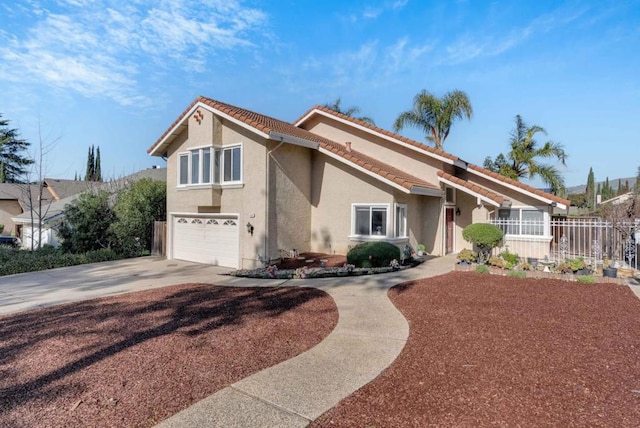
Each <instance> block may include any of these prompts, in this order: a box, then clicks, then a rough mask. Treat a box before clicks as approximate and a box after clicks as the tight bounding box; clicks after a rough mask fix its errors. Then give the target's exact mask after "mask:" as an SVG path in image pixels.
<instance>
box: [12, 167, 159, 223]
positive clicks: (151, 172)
mask: <svg viewBox="0 0 640 428" xmlns="http://www.w3.org/2000/svg"><path fill="white" fill-rule="evenodd" d="M143 178H150V179H152V180H156V181H163V182H166V181H167V169H166V168H148V169H143V170H141V171H137V172H134V173H133V174H130V175H127V176H125V177H122V178H120V179H117V180H112V181H106V182H103V181H78V182H77V183H82V184H83V185H82V186H80V185H79V186H77V188H81V189H82V190H81V191H79V192H77V193H74V194H72V195H69V196H67V197H64V198H61V199H58V200H50V201H45V202H44V203H43V207H42V212H43V214H44V215H43V219H42V220H43V223H47V222H50V221H53V220H56V219H57V218H59V217H60V216H62V215H64V211H65V206H66V205H67V204H70V203H72V202H73V201H74V200H76V199H77V198H78V197H79V196H80V195H81V194H82V193H83V192H85V191H88V190H107V191H109V192H115V191H117V190H118V189H120V188H122V187H123V186H124V185H127V184H129V183H133V182H136V181H139V180H142V179H143ZM46 180H49V179H46ZM57 181H74V180H57ZM0 190H1V189H0ZM34 208H35V207H34ZM11 220H13V222H14V223H19V224H28V223H31V210H29V208H28V207H27V208H26V209H25V212H23V213H22V214H20V215H17V216H15V217H12V218H11ZM33 220H34V221H35V222H37V221H38V215H37V214H36V211H35V210H34V218H33Z"/></svg>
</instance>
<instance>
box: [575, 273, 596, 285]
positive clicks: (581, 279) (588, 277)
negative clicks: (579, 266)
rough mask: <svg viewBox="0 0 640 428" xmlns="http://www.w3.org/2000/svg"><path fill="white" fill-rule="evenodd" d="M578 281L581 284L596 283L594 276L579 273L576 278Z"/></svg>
mask: <svg viewBox="0 0 640 428" xmlns="http://www.w3.org/2000/svg"><path fill="white" fill-rule="evenodd" d="M577 280H578V282H581V283H583V284H595V283H596V278H595V277H594V276H592V275H580V276H579V277H578V278H577Z"/></svg>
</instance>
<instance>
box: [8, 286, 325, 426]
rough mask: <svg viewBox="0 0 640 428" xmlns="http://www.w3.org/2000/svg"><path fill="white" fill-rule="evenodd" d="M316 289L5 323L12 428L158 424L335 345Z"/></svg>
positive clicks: (182, 293) (69, 310) (153, 299)
mask: <svg viewBox="0 0 640 428" xmlns="http://www.w3.org/2000/svg"><path fill="white" fill-rule="evenodd" d="M337 319H338V315H337V309H336V307H335V304H334V302H333V300H332V299H331V298H330V297H329V296H328V295H327V294H325V293H323V292H321V291H318V290H314V289H307V288H225V287H217V286H211V285H203V284H184V285H178V286H172V287H166V288H162V289H157V290H151V291H144V292H139V293H130V294H124V295H120V296H116V297H109V298H103V299H98V300H92V301H85V302H80V303H73V304H66V305H61V306H56V307H51V308H46V309H41V310H36V311H29V312H23V313H19V314H15V315H9V316H4V317H0V426H2V427H116V426H121V427H125V426H126V427H148V426H152V425H154V424H155V423H157V422H159V421H161V420H163V419H165V418H167V417H169V416H171V415H172V414H174V413H176V412H178V411H180V410H182V409H184V408H186V407H188V406H189V405H191V404H193V403H195V402H196V401H198V400H200V399H202V398H204V397H206V396H208V395H209V394H212V393H213V392H215V391H218V390H220V389H222V388H224V387H226V386H228V385H230V384H231V383H233V382H236V381H238V380H240V379H242V378H244V377H246V376H248V375H250V374H252V373H255V372H257V371H259V370H261V369H263V368H266V367H269V366H272V365H274V364H277V363H278V362H281V361H284V360H287V359H289V358H292V357H294V356H296V355H298V354H300V353H301V352H303V351H305V350H307V349H309V348H311V347H312V346H314V345H315V344H317V343H319V342H320V341H321V340H322V339H323V338H324V337H326V336H327V335H328V334H329V333H330V332H331V330H333V328H334V327H335V325H336V323H337Z"/></svg>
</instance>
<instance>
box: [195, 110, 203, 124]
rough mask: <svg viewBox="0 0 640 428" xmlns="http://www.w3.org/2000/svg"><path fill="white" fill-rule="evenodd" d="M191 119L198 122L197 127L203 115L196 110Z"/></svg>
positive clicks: (200, 111)
mask: <svg viewBox="0 0 640 428" xmlns="http://www.w3.org/2000/svg"><path fill="white" fill-rule="evenodd" d="M193 117H194V118H195V119H196V122H198V125H200V124H201V123H202V119H204V114H202V110H198V111H196V112H195V113H194V115H193Z"/></svg>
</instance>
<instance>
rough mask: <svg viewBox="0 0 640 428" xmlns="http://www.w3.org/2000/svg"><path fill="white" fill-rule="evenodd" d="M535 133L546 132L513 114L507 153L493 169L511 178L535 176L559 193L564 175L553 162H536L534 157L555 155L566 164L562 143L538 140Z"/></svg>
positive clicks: (545, 157) (562, 188) (551, 156)
mask: <svg viewBox="0 0 640 428" xmlns="http://www.w3.org/2000/svg"><path fill="white" fill-rule="evenodd" d="M537 133H542V134H545V135H546V134H547V132H546V131H545V130H544V128H543V127H541V126H538V125H532V126H527V124H526V123H525V122H524V120H522V117H521V116H520V115H517V116H516V126H515V128H514V129H513V130H512V131H511V139H510V141H509V145H510V146H511V150H510V151H509V153H507V156H506V158H507V162H502V163H501V165H499V170H498V171H496V172H498V173H500V174H502V175H504V176H507V177H510V178H513V179H515V180H518V179H520V178H534V177H536V176H538V177H540V178H541V179H542V181H543V182H544V183H545V184H546V185H548V186H550V187H551V191H552V192H553V193H555V194H559V193H562V192H563V191H564V178H563V177H562V174H561V173H560V171H559V170H558V168H556V167H555V166H553V165H549V164H543V163H539V162H538V159H539V158H543V159H549V158H556V159H557V160H558V161H560V162H561V163H562V165H566V160H567V154H566V153H565V151H564V148H563V147H562V144H559V143H554V142H553V141H547V142H545V143H542V144H539V143H538V142H537V141H536V140H535V135H536V134H537Z"/></svg>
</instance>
